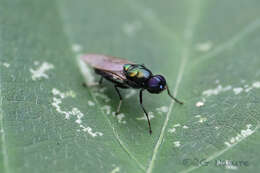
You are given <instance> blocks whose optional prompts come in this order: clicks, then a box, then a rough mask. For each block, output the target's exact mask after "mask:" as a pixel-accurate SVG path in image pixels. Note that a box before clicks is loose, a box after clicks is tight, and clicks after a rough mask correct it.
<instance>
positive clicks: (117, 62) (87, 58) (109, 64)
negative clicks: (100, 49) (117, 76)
mask: <svg viewBox="0 0 260 173" xmlns="http://www.w3.org/2000/svg"><path fill="white" fill-rule="evenodd" d="M81 59H82V60H83V61H84V62H86V63H87V64H89V65H90V66H92V67H93V68H95V69H99V70H103V71H110V72H119V71H123V65H124V64H135V63H133V62H130V61H128V60H125V59H121V58H117V57H112V56H106V55H102V54H85V55H82V56H81Z"/></svg>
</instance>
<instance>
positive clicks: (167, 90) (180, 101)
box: [166, 85, 183, 104]
mask: <svg viewBox="0 0 260 173" xmlns="http://www.w3.org/2000/svg"><path fill="white" fill-rule="evenodd" d="M166 88H167V92H168V95H169V96H170V97H171V98H172V99H173V100H174V101H176V102H177V103H179V104H183V102H181V101H179V100H178V99H176V98H175V97H173V95H172V94H171V93H170V90H169V88H168V86H167V85H166Z"/></svg>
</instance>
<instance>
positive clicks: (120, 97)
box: [115, 85, 123, 115]
mask: <svg viewBox="0 0 260 173" xmlns="http://www.w3.org/2000/svg"><path fill="white" fill-rule="evenodd" d="M118 87H119V86H118V85H115V89H116V92H117V94H118V96H119V99H120V101H119V104H118V106H117V110H116V115H117V114H119V111H120V107H121V104H122V101H123V98H122V96H121V94H120V92H119V89H118Z"/></svg>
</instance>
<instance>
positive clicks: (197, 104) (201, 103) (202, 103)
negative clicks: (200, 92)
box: [196, 101, 204, 107]
mask: <svg viewBox="0 0 260 173" xmlns="http://www.w3.org/2000/svg"><path fill="white" fill-rule="evenodd" d="M196 106H197V107H201V106H204V102H202V101H198V102H197V103H196Z"/></svg>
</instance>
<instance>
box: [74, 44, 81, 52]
mask: <svg viewBox="0 0 260 173" xmlns="http://www.w3.org/2000/svg"><path fill="white" fill-rule="evenodd" d="M72 50H73V51H74V52H76V53H78V52H80V51H81V50H82V47H81V45H79V44H73V45H72Z"/></svg>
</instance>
